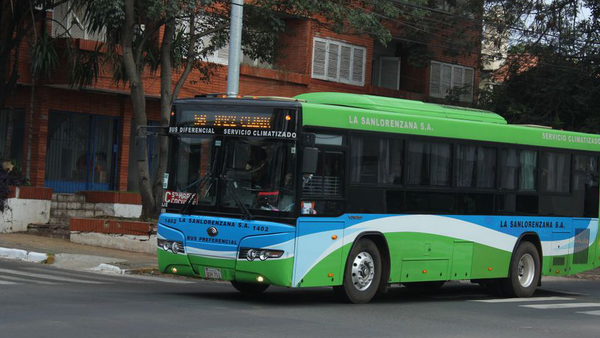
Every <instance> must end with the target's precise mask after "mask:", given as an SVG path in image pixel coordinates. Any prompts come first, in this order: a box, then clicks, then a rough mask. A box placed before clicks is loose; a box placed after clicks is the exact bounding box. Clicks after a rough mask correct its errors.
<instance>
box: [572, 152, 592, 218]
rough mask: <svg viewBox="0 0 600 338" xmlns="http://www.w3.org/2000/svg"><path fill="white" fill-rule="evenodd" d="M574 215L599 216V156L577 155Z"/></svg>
mask: <svg viewBox="0 0 600 338" xmlns="http://www.w3.org/2000/svg"><path fill="white" fill-rule="evenodd" d="M572 206H573V216H575V217H594V218H596V217H598V157H596V156H585V155H575V161H574V167H573V202H572Z"/></svg>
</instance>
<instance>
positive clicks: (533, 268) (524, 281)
mask: <svg viewBox="0 0 600 338" xmlns="http://www.w3.org/2000/svg"><path fill="white" fill-rule="evenodd" d="M509 272H510V273H509V276H508V278H506V279H502V280H501V281H500V287H501V288H502V291H503V293H504V294H505V295H506V296H509V297H530V296H531V295H533V293H534V292H535V289H536V288H537V285H538V282H539V281H540V272H541V264H540V256H539V254H538V250H537V248H536V247H535V245H533V243H531V242H523V243H521V244H520V245H519V247H518V248H517V251H515V253H514V255H513V256H512V258H511V260H510V271H509Z"/></svg>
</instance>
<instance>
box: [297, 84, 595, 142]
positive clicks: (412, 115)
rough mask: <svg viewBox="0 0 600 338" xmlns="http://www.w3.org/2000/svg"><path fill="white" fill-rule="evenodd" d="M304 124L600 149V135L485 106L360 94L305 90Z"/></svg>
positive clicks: (303, 98) (303, 97)
mask: <svg viewBox="0 0 600 338" xmlns="http://www.w3.org/2000/svg"><path fill="white" fill-rule="evenodd" d="M295 98H296V99H300V100H303V101H305V102H301V104H302V107H303V108H302V111H303V117H302V123H303V125H304V126H315V127H326V128H341V129H351V130H362V131H374V132H387V133H401V134H408V135H421V136H432V137H441V138H450V139H463V140H475V141H484V142H498V143H506V144H521V145H530V146H540V147H550V148H563V149H578V150H584V151H596V152H597V151H600V137H599V136H598V135H595V134H585V133H580V132H571V131H564V130H556V129H548V128H544V127H542V126H532V125H515V124H508V123H507V121H506V120H505V119H504V118H502V117H501V116H499V115H498V114H495V113H492V112H488V111H485V110H477V109H470V108H462V107H452V106H445V105H439V104H433V103H424V102H420V101H411V100H402V99H395V98H386V97H379V96H371V95H361V94H345V93H309V94H302V95H298V96H296V97H295Z"/></svg>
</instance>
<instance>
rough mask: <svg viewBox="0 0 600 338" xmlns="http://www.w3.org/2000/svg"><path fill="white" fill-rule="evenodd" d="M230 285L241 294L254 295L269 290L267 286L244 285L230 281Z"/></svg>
mask: <svg viewBox="0 0 600 338" xmlns="http://www.w3.org/2000/svg"><path fill="white" fill-rule="evenodd" d="M231 285H233V287H234V288H235V289H236V290H238V291H239V292H241V293H245V294H251V295H256V294H259V293H261V292H263V291H265V290H266V289H268V288H269V284H257V283H244V282H238V281H234V280H232V281H231Z"/></svg>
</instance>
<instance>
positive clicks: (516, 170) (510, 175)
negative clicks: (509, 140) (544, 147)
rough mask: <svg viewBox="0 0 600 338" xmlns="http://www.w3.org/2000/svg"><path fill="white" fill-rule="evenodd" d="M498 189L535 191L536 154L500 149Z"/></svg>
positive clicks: (534, 152) (532, 151)
mask: <svg viewBox="0 0 600 338" xmlns="http://www.w3.org/2000/svg"><path fill="white" fill-rule="evenodd" d="M500 168H501V172H500V187H501V188H502V189H505V190H517V188H518V189H519V190H520V191H535V188H536V186H535V181H536V180H535V178H536V173H537V152H536V151H534V150H521V151H519V150H518V149H502V152H501V154H500Z"/></svg>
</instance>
